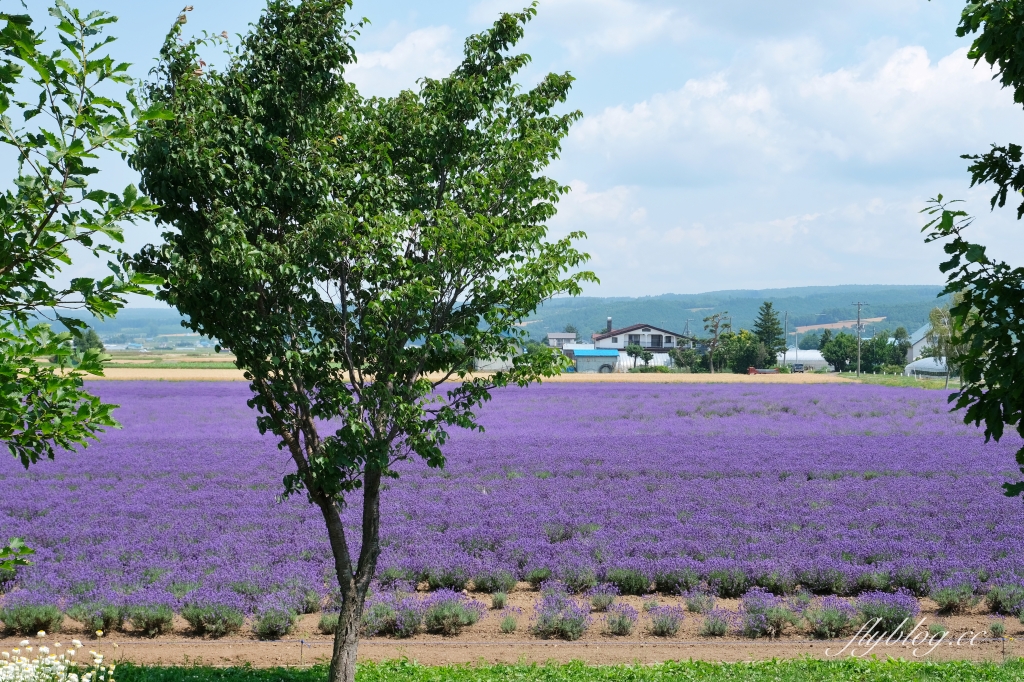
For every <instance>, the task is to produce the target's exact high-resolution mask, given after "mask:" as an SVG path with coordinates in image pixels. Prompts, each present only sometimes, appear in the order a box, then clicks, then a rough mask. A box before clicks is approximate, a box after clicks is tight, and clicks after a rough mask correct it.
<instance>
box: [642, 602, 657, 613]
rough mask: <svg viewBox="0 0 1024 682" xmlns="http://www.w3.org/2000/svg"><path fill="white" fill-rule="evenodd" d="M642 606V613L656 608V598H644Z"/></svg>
mask: <svg viewBox="0 0 1024 682" xmlns="http://www.w3.org/2000/svg"><path fill="white" fill-rule="evenodd" d="M642 608H643V610H644V613H647V612H648V611H650V610H651V609H656V608H658V600H657V599H645V600H644V603H643V607H642Z"/></svg>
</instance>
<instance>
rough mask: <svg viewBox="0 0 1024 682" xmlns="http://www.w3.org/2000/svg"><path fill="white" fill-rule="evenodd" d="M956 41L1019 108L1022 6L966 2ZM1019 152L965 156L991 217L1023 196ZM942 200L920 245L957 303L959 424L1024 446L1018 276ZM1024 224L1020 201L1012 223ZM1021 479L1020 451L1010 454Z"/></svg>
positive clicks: (1011, 0)
mask: <svg viewBox="0 0 1024 682" xmlns="http://www.w3.org/2000/svg"><path fill="white" fill-rule="evenodd" d="M956 32H957V35H958V36H960V37H965V36H969V35H973V36H974V40H973V42H972V43H971V47H970V49H969V50H968V52H967V56H968V58H969V59H972V60H974V61H975V63H978V62H979V61H981V60H984V61H985V62H986V63H988V64H989V65H990V66H992V67H993V70H994V71H995V78H998V79H999V81H1000V82H1001V83H1002V85H1003V87H1007V88H1010V89H1012V90H1013V99H1014V102H1016V103H1017V104H1024V60H1022V59H1021V45H1022V42H1021V34H1022V33H1024V0H993V1H991V2H970V3H968V4H967V6H966V7H965V8H964V10H963V12H962V14H961V17H960V25H959V26H958V27H957V31H956ZM1022 156H1024V154H1022V147H1021V145H1020V144H1016V143H1006V144H1003V145H996V144H993V145H992V146H991V149H990V150H989V151H988V152H986V153H984V154H980V155H979V154H973V155H964V157H963V158H966V159H969V160H970V161H971V162H972V163H971V165H970V166H969V168H968V170H969V172H970V173H971V185H972V186H974V185H980V184H982V183H992V184H993V185H994V186H995V191H994V193H993V195H992V197H991V206H992V208H993V210H994V209H995V208H996V206H999V207H1002V206H1005V205H1006V199H1007V197H1008V195H1009V194H1011V193H1013V194H1019V193H1020V192H1021V190H1024V163H1022ZM954 203H955V202H953V201H947V200H944V198H943V196H942V195H941V194H940V195H938V196H937V197H936V198H935V199H933V200H931V201H930V202H929V206H927V207H926V208H925V209H923V211H922V212H924V213H927V214H928V215H929V216H931V219H930V220H929V221H928V223H927V224H926V225H925V226H924V227H923V228H922V231H923V232H925V234H926V236H925V241H926V242H933V241H943V242H945V243H944V245H943V249H944V251H945V252H946V254H947V255H948V256H949V259H948V260H946V261H945V262H943V263H942V264H941V265H940V266H939V269H940V271H941V272H943V273H945V275H946V288H945V289H944V291H943V293H947V294H954V295H955V294H960V295H961V296H962V298H961V299H960V301H959V302H958V303H954V305H952V306H951V307H950V310H949V328H950V344H951V346H957V347H961V348H963V349H964V352H963V353H959V354H958V355H957V358H956V361H957V363H958V365H959V368H960V390H959V391H958V392H957V393H956V394H954V396H951V400H955V404H956V408H957V409H961V410H964V421H965V422H967V423H974V424H976V425H977V424H981V423H982V422H984V425H985V426H984V428H985V438H986V439H989V438H993V439H995V440H997V441H998V440H1000V439H1001V438H1002V436H1003V434H1004V432H1005V430H1006V427H1010V428H1011V429H1015V430H1016V431H1017V433H1018V434H1019V435H1020V436H1021V437H1022V438H1024V389H1022V386H1024V360H1022V355H1021V352H1020V348H1021V339H1024V268H1022V267H1013V266H1011V265H1010V264H1008V263H1006V262H1005V261H1003V260H1000V259H998V258H994V257H991V256H989V254H988V253H987V249H986V247H985V246H984V245H982V244H978V243H974V242H971V241H969V240H968V239H966V238H965V236H964V235H965V232H966V231H967V230H968V228H969V227H970V225H971V222H972V218H971V217H970V216H969V215H967V213H966V212H964V211H962V210H959V209H957V208H956V207H955V206H953V204H954ZM1022 216H1024V201H1022V202H1021V203H1020V204H1019V205H1018V206H1017V218H1018V219H1020V218H1021V217H1022ZM1016 460H1017V464H1018V466H1019V467H1020V470H1021V472H1022V473H1024V447H1022V448H1020V449H1019V450H1018V451H1017V453H1016ZM1004 488H1005V490H1006V494H1007V495H1010V496H1018V495H1021V494H1022V493H1024V481H1022V482H1017V483H1007V484H1005V485H1004Z"/></svg>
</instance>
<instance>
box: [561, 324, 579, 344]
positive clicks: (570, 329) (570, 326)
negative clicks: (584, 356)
mask: <svg viewBox="0 0 1024 682" xmlns="http://www.w3.org/2000/svg"><path fill="white" fill-rule="evenodd" d="M563 331H564V332H565V333H566V334H575V335H576V339H575V341H576V343H579V342H580V330H579V329H577V328H576V325H573V324H567V325H565V329H564V330H563Z"/></svg>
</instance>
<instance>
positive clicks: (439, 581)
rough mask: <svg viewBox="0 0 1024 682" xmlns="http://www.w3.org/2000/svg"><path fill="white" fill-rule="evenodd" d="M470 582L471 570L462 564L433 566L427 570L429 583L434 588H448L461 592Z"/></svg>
mask: <svg viewBox="0 0 1024 682" xmlns="http://www.w3.org/2000/svg"><path fill="white" fill-rule="evenodd" d="M468 583H469V572H468V571H466V569H464V568H463V567H461V566H456V567H454V568H432V569H430V570H428V571H427V585H428V586H429V587H430V589H432V590H440V589H441V588H445V587H446V588H448V589H449V590H455V591H456V592H460V591H462V590H464V589H466V585H467V584H468Z"/></svg>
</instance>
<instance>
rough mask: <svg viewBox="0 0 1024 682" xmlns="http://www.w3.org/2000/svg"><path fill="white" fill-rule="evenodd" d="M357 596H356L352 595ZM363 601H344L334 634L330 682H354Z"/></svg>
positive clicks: (359, 599)
mask: <svg viewBox="0 0 1024 682" xmlns="http://www.w3.org/2000/svg"><path fill="white" fill-rule="evenodd" d="M352 596H355V595H352ZM362 612H363V600H362V599H361V598H357V599H344V600H343V601H342V605H341V613H340V614H338V629H337V630H335V632H334V653H333V654H332V656H331V670H330V674H329V676H328V678H327V679H328V680H329V682H354V680H355V679H356V654H357V652H358V651H359V625H360V621H361V620H362Z"/></svg>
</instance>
